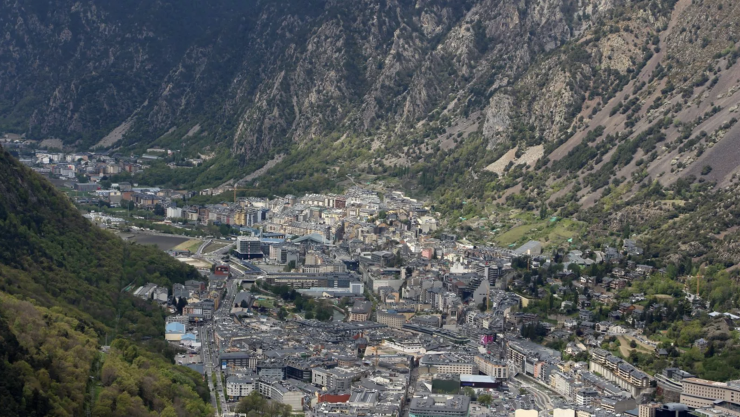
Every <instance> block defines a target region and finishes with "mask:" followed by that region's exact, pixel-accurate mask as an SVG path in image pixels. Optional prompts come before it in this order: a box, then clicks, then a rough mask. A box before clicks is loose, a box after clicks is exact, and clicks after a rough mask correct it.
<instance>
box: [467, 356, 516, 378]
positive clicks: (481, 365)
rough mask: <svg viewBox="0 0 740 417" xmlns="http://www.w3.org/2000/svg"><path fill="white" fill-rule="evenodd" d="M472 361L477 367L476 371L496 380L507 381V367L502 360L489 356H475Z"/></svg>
mask: <svg viewBox="0 0 740 417" xmlns="http://www.w3.org/2000/svg"><path fill="white" fill-rule="evenodd" d="M473 360H474V361H475V364H476V365H478V370H479V371H480V372H483V373H484V374H486V375H488V376H492V377H494V378H497V379H507V378H508V377H509V367H508V366H507V365H506V361H504V360H501V359H497V358H494V357H493V356H491V355H476V356H475V357H474V358H473Z"/></svg>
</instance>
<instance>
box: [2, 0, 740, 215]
mask: <svg viewBox="0 0 740 417" xmlns="http://www.w3.org/2000/svg"><path fill="white" fill-rule="evenodd" d="M0 11H2V13H0V28H2V31H3V35H2V37H0V86H2V87H0V129H2V130H5V131H14V132H22V133H26V135H27V136H29V137H34V138H41V139H43V138H47V137H58V138H60V139H62V140H63V141H65V143H66V144H69V145H76V146H77V147H81V148H85V147H91V146H95V145H97V146H101V147H113V148H118V147H123V148H136V147H138V148H140V149H141V148H144V147H146V146H150V145H151V144H157V145H162V146H167V147H170V148H175V149H181V150H183V152H186V153H187V152H190V153H193V152H195V151H196V150H197V152H202V151H203V150H204V149H205V150H218V149H221V150H223V151H225V152H226V151H228V154H229V157H230V158H234V159H236V160H237V161H238V163H239V165H241V166H242V167H247V166H249V167H251V168H249V169H250V170H252V169H256V168H258V167H259V166H260V164H263V163H264V161H266V160H267V159H269V157H271V156H273V155H275V154H278V153H280V154H286V155H288V157H287V158H285V159H282V162H281V163H280V164H278V171H279V172H283V173H285V172H286V170H287V171H290V170H289V169H288V168H287V167H291V166H293V165H295V164H296V163H297V162H300V161H309V162H312V164H310V165H311V168H310V169H309V168H306V169H297V170H296V171H295V172H289V173H288V174H286V175H287V177H281V180H290V181H295V180H299V179H300V178H306V177H307V176H309V175H313V174H314V173H315V172H316V171H317V170H318V171H321V172H322V174H323V175H329V176H331V175H339V174H342V173H343V172H344V171H342V170H343V169H352V170H356V171H357V170H359V171H360V172H364V173H366V174H368V175H380V176H383V177H386V178H388V179H392V178H397V179H399V181H401V182H404V183H408V184H416V185H418V186H419V187H421V188H422V189H425V190H427V191H433V190H435V189H440V190H442V191H440V192H439V193H440V194H443V195H440V197H444V196H445V195H446V196H447V197H448V198H449V199H451V200H452V199H454V198H461V197H471V196H470V195H468V196H466V195H462V194H460V193H458V192H457V190H455V189H451V188H458V187H459V186H460V185H461V184H466V185H468V187H466V190H468V193H475V197H477V198H478V199H479V200H482V201H485V200H488V201H491V200H493V201H503V200H505V199H507V198H508V199H512V198H518V199H519V200H518V201H520V203H521V204H528V203H529V204H531V202H533V201H542V200H545V201H547V202H548V203H549V204H551V205H552V206H553V208H555V209H560V208H562V207H565V206H567V205H568V204H571V203H573V204H578V205H586V206H590V205H593V204H594V203H595V202H596V201H598V200H599V199H600V198H601V196H603V195H605V194H608V193H609V192H611V189H612V188H614V187H618V186H620V185H621V184H623V183H625V181H626V182H630V183H632V185H633V188H632V189H630V190H626V191H625V193H626V194H628V195H629V194H631V193H634V192H635V191H636V190H637V188H638V187H639V185H640V184H641V183H644V182H649V181H650V180H654V179H656V178H657V179H659V180H660V181H661V182H662V183H664V184H665V185H670V184H672V183H673V182H675V181H676V179H677V178H681V177H685V176H689V175H694V176H700V174H701V172H702V171H706V170H707V169H706V168H705V167H706V166H711V167H712V168H713V169H712V170H711V173H706V174H705V175H704V176H706V179H710V180H715V181H718V182H720V183H726V182H728V181H730V180H731V178H732V175H733V173H734V171H735V167H736V166H735V165H736V164H733V163H732V159H733V157H735V156H737V155H735V153H733V152H731V150H732V149H737V147H733V144H734V138H735V136H736V135H735V131H734V129H735V123H734V118H733V117H732V113H734V112H735V111H736V110H737V103H736V102H737V101H739V100H740V99H736V98H735V93H736V92H737V90H738V88H740V87H737V86H736V85H735V84H736V83H735V80H736V79H737V74H735V73H736V72H737V71H738V70H737V67H736V65H735V63H736V58H737V55H738V53H737V49H736V48H735V46H734V45H735V39H736V37H737V36H738V35H737V22H738V20H739V18H740V9H739V6H738V5H736V4H734V3H730V2H722V1H720V0H703V1H701V2H696V1H694V2H691V1H686V0H679V1H676V0H539V1H531V0H519V1H515V0H467V1H459V0H455V1H452V0H450V1H446V0H416V1H411V0H408V1H406V0H382V1H380V0H358V1H355V2H344V1H336V0H311V1H294V0H282V1H257V0H252V1H246V2H244V1H236V0H214V1H211V2H195V1H184V2H182V1H181V2H169V1H166V0H158V1H147V2H143V1H136V0H123V1H120V2H116V3H115V4H108V3H103V2H99V1H94V0H91V1H85V2H70V1H67V0H53V1H51V2H40V1H34V2H26V3H25V4H21V3H18V2H11V1H8V0H4V1H3V3H2V5H1V6H0ZM540 147H541V148H540ZM528 149H529V150H530V151H528ZM298 150H300V155H298V154H297V153H298ZM532 150H534V151H532ZM291 155H292V156H293V157H292V158H291ZM523 155H524V156H523ZM502 158H503V159H502ZM259 161H262V162H259ZM494 163H495V164H494ZM250 164H252V165H250ZM319 165H321V167H320V168H315V167H316V166H319ZM487 168H490V169H487ZM494 168H495V169H494ZM216 177H217V178H216ZM221 177H222V175H219V176H214V178H213V181H220V180H224V179H226V178H221ZM497 177H498V178H499V180H498V181H496V180H495V178H497Z"/></svg>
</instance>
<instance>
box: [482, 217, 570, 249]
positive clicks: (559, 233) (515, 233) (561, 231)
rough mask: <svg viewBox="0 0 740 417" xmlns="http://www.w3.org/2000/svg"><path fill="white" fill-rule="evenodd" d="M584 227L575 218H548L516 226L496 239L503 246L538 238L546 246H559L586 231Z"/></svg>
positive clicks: (516, 244)
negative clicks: (551, 219) (554, 219)
mask: <svg viewBox="0 0 740 417" xmlns="http://www.w3.org/2000/svg"><path fill="white" fill-rule="evenodd" d="M584 229H585V225H584V224H583V223H581V222H577V221H574V220H570V219H561V220H557V221H555V222H551V221H550V220H549V219H547V220H539V221H535V222H531V223H527V224H523V225H520V226H515V227H513V228H511V229H509V230H507V231H506V232H504V233H502V234H500V235H499V236H496V237H495V238H494V240H495V241H496V243H498V244H500V245H502V246H508V245H511V244H514V245H515V246H519V245H521V244H523V243H525V242H526V241H528V240H538V241H540V242H542V244H543V245H544V246H549V245H556V246H557V245H560V244H563V243H567V241H568V239H571V238H573V239H574V240H575V239H576V238H577V237H578V236H580V235H581V234H582V233H583V232H584Z"/></svg>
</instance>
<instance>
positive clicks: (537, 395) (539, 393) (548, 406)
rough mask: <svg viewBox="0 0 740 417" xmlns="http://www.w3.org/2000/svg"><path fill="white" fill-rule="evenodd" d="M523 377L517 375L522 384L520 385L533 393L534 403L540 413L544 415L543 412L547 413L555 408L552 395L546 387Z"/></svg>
mask: <svg viewBox="0 0 740 417" xmlns="http://www.w3.org/2000/svg"><path fill="white" fill-rule="evenodd" d="M523 378H524V377H522V376H521V375H519V376H517V379H519V381H517V382H518V383H519V384H520V387H521V388H522V389H524V390H525V391H527V392H529V393H530V394H532V399H533V400H534V405H535V406H536V407H537V409H538V410H539V411H540V415H543V413H545V414H547V412H548V410H552V409H553V408H554V405H553V403H552V400H551V399H550V395H549V394H548V393H547V392H546V391H544V389H540V388H539V387H537V383H535V382H529V381H524V380H523Z"/></svg>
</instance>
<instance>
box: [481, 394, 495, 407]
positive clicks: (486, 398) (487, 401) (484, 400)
mask: <svg viewBox="0 0 740 417" xmlns="http://www.w3.org/2000/svg"><path fill="white" fill-rule="evenodd" d="M478 402H479V403H481V404H483V405H485V406H486V407H488V406H490V405H491V403H492V402H493V397H491V395H490V394H481V395H479V396H478Z"/></svg>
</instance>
